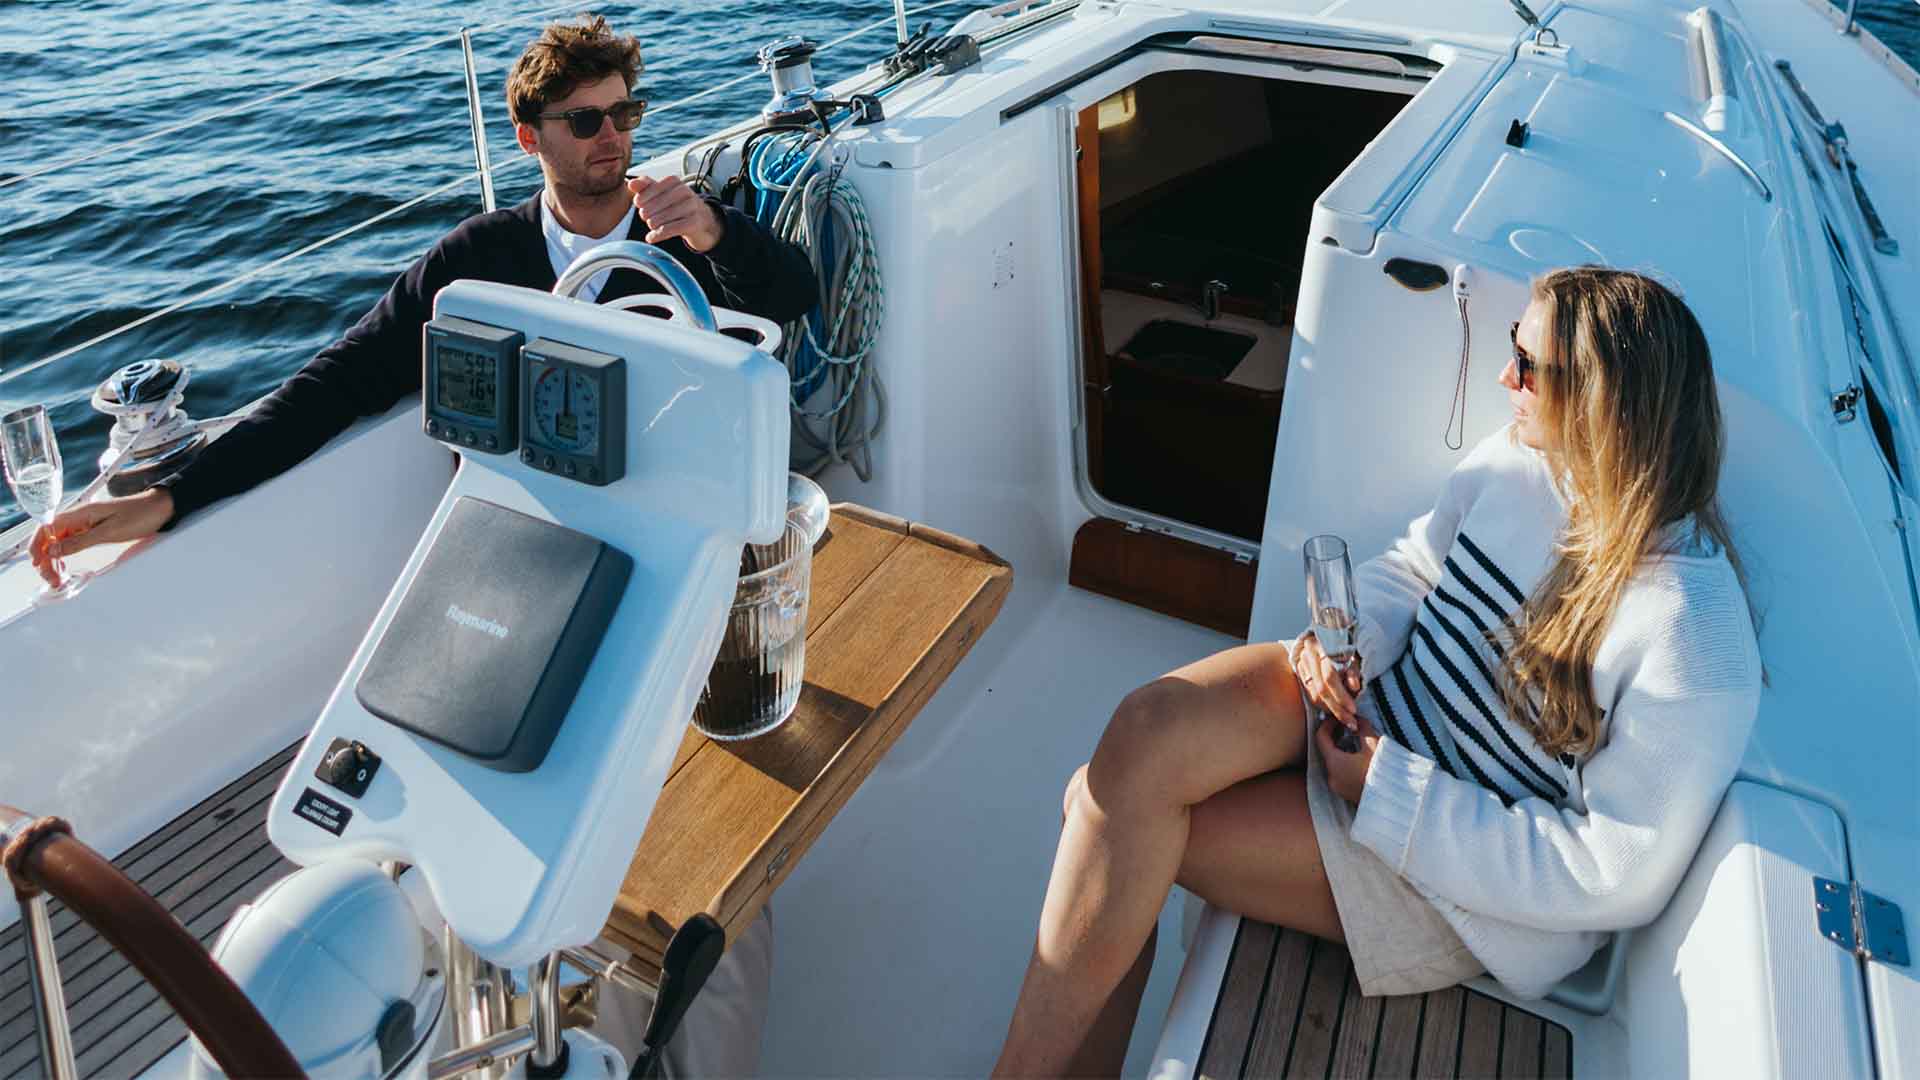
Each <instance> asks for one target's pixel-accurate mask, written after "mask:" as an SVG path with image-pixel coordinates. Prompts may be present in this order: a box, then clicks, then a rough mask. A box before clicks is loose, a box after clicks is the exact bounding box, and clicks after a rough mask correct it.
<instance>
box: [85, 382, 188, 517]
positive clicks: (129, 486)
mask: <svg viewBox="0 0 1920 1080" xmlns="http://www.w3.org/2000/svg"><path fill="white" fill-rule="evenodd" d="M190 374H191V373H190V372H189V371H188V369H187V368H186V366H185V365H183V364H181V363H179V362H178V361H175V360H162V359H150V360H139V361H135V362H134V363H131V364H128V365H127V366H125V367H123V368H121V369H120V370H118V371H116V372H114V373H113V374H111V375H109V376H107V377H106V379H105V380H104V381H102V382H101V383H100V385H99V386H98V387H96V388H94V391H93V407H94V409H95V410H97V411H99V412H102V413H105V414H106V415H108V416H111V417H113V418H114V424H113V430H112V431H110V432H108V433H107V448H106V450H105V451H104V452H102V453H101V455H100V471H101V472H102V473H104V474H106V477H107V493H108V494H109V495H132V494H134V493H135V492H139V491H144V490H146V489H147V488H149V487H152V486H153V485H154V484H156V483H158V482H160V481H161V480H164V479H166V478H167V477H169V476H172V475H173V474H174V473H176V472H179V471H180V470H181V469H183V468H185V467H186V465H187V463H188V462H190V461H192V460H193V459H194V457H195V456H196V455H198V454H199V453H200V449H201V448H202V447H204V446H205V445H206V444H207V433H206V431H204V430H203V429H202V428H201V426H200V424H198V423H197V422H195V421H194V419H193V418H192V417H190V416H188V415H187V414H186V413H185V412H184V411H182V410H181V409H180V407H179V406H180V401H181V398H182V396H183V395H184V394H185V393H186V389H187V380H188V377H189V375H190Z"/></svg>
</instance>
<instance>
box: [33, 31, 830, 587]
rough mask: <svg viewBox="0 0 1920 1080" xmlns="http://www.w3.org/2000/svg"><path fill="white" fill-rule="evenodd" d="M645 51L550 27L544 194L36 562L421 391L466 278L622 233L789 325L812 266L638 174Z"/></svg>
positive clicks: (808, 303)
mask: <svg viewBox="0 0 1920 1080" xmlns="http://www.w3.org/2000/svg"><path fill="white" fill-rule="evenodd" d="M639 70H640V43H639V41H638V40H637V39H635V38H633V37H621V36H618V35H615V34H613V33H612V32H611V31H610V30H608V28H607V23H606V20H605V19H604V18H601V17H599V16H593V17H591V18H583V19H582V20H581V21H579V22H577V23H556V24H553V25H550V26H548V27H547V28H546V29H545V30H544V31H542V32H541V34H540V36H539V37H538V38H536V39H535V40H534V41H533V43H532V44H530V45H528V46H527V49H526V51H525V52H523V53H522V54H521V55H520V59H519V60H517V61H516V62H515V63H514V66H513V71H512V72H511V74H510V75H509V76H508V78H507V106H508V109H509V110H510V111H511V113H512V116H513V121H514V137H515V139H516V141H518V142H519V144H520V148H521V149H522V150H524V151H525V152H527V153H528V154H531V155H533V156H534V157H536V158H538V159H539V161H540V171H541V173H542V175H543V176H544V177H545V179H546V186H545V188H544V189H543V190H542V191H541V192H539V193H538V194H536V195H534V196H533V197H532V198H530V199H528V200H527V201H525V202H523V203H521V204H520V205H518V206H516V207H514V208H512V209H510V210H498V211H495V212H493V213H490V214H478V215H475V216H474V217H470V218H468V219H467V220H466V221H463V222H461V223H460V225H459V226H458V227H457V228H455V229H454V230H453V231H452V232H451V233H448V234H447V235H446V236H445V237H444V238H442V239H441V241H440V242H439V243H438V244H436V245H434V247H433V249H432V250H430V251H428V252H427V253H426V254H425V255H423V256H421V258H420V260H419V261H418V262H416V263H414V264H413V266H412V267H410V268H408V270H407V272H406V273H404V274H402V275H401V276H400V278H399V279H398V280H396V281H395V282H394V283H393V287H392V288H390V289H388V290H387V294H386V296H385V297H383V298H382V299H381V300H380V302H379V303H378V304H376V305H374V307H373V310H371V311H369V312H367V314H366V315H365V316H364V317H362V318H361V320H360V321H359V322H358V323H356V324H355V325H354V327H353V328H352V329H351V330H348V331H347V333H346V336H344V337H342V338H341V339H340V340H339V341H336V342H334V343H333V344H332V345H329V346H327V347H326V348H325V349H323V350H321V351H320V354H319V355H318V356H316V357H315V358H314V359H313V360H312V361H311V362H310V363H308V364H307V365H306V367H304V368H302V369H301V370H300V371H299V372H297V373H296V374H295V375H294V376H293V377H292V378H290V379H288V380H287V381H286V383H284V384H283V385H282V386H281V387H280V388H279V389H278V390H276V391H274V393H273V394H272V395H271V396H270V397H268V398H267V400H266V401H264V402H263V403H261V405H260V407H259V408H258V409H256V410H254V411H253V413H252V414H250V415H249V416H248V417H247V419H246V420H244V421H242V422H241V423H240V424H239V425H238V426H236V427H235V428H234V429H233V430H232V431H230V432H228V433H227V434H226V435H225V436H223V437H222V438H220V439H218V440H216V441H215V442H213V443H212V444H210V445H209V446H208V447H207V449H206V450H205V451H204V452H202V454H201V455H200V457H199V459H198V460H196V461H195V462H194V463H193V464H192V465H190V466H189V467H188V468H187V469H186V470H184V471H183V472H181V473H180V474H179V475H177V476H174V477H172V478H170V479H169V480H167V481H165V482H163V483H162V484H161V485H160V486H158V487H155V488H153V489H151V490H148V491H145V492H141V493H140V494H137V495H132V496H129V497H126V498H121V499H108V500H103V501H98V502H92V503H88V504H86V505H84V506H79V507H75V508H73V509H71V510H68V511H67V512H65V513H63V514H61V515H59V516H58V517H56V518H55V519H54V520H53V522H52V523H51V524H50V525H48V526H46V527H44V528H42V529H41V530H39V532H38V533H37V534H36V535H35V537H34V541H33V559H34V562H35V565H36V566H38V567H39V569H40V572H41V574H42V575H43V576H46V577H47V578H48V580H49V581H52V580H53V571H52V568H51V565H50V556H52V555H70V554H72V553H74V552H76V551H80V550H83V549H85V548H88V547H92V546H93V545H95V544H101V543H115V542H120V541H126V540H134V539H138V538H140V537H144V536H148V535H151V534H153V533H155V532H158V531H160V530H162V529H167V528H171V527H172V526H173V525H174V524H175V523H177V522H178V521H179V520H180V519H181V518H183V517H185V516H186V515H188V514H190V513H192V512H193V511H195V510H197V509H199V508H201V507H203V506H205V505H207V504H208V503H211V502H213V501H215V500H217V499H221V498H225V497H227V496H229V495H235V494H238V493H240V492H242V491H245V490H247V489H249V488H251V487H253V486H254V485H255V484H258V483H260V482H262V481H264V480H268V479H271V478H272V477H275V476H278V475H279V474H280V473H282V472H284V471H286V470H287V469H289V468H291V467H293V466H294V465H296V464H298V463H299V462H301V461H302V460H304V459H305V458H306V457H308V456H309V455H310V454H312V453H313V452H314V451H316V450H318V449H320V447H321V446H323V445H324V444H325V443H326V442H327V441H328V440H329V439H331V438H333V437H334V436H335V435H338V434H339V433H340V432H341V431H343V430H345V429H346V427H347V426H348V425H349V424H351V423H353V421H354V420H355V419H357V418H359V417H362V416H371V415H377V414H379V413H383V412H385V411H387V410H388V409H390V408H392V407H393V406H394V405H395V404H397V403H398V402H399V401H400V400H402V399H403V398H405V397H407V396H408V395H410V394H414V393H417V392H419V390H420V367H421V362H420V340H421V327H422V326H423V325H424V324H425V323H426V322H427V320H429V319H430V318H432V315H433V298H434V296H435V295H436V294H437V293H438V292H439V291H440V289H441V287H443V286H445V285H446V284H447V283H449V282H451V281H454V280H456V279H459V278H477V279H480V280H483V281H498V282H504V283H506V284H510V285H523V286H526V287H528V288H534V289H542V290H546V289H551V288H552V287H553V284H554V282H555V281H556V280H557V279H558V278H559V275H560V272H561V271H562V270H563V269H565V268H566V266H567V265H568V264H569V263H571V262H572V261H573V260H574V258H576V257H577V256H579V255H581V254H583V253H584V252H586V251H589V250H591V249H593V248H594V247H596V246H598V245H600V244H602V243H605V242H607V241H610V240H616V239H633V240H644V241H645V242H647V243H649V244H656V245H659V246H660V247H661V248H662V249H664V250H665V251H666V252H667V253H668V254H670V255H672V256H673V257H674V258H676V259H678V260H679V261H680V263H681V264H682V265H683V266H685V267H686V268H687V270H688V271H689V272H691V273H692V274H693V276H694V277H695V278H696V279H698V280H699V282H700V285H701V287H702V288H703V289H705V290H706V293H707V295H708V297H709V298H710V299H712V300H713V301H714V302H715V303H717V304H719V305H720V306H723V307H730V308H734V309H737V310H742V311H748V312H752V313H754V314H757V315H762V316H765V317H766V318H769V319H772V320H773V321H775V322H787V321H789V320H792V319H795V318H798V317H799V316H800V315H802V314H804V313H805V312H806V311H807V310H808V309H809V308H811V307H812V306H813V305H814V303H815V302H816V298H817V297H816V285H815V280H814V274H813V267H812V263H811V261H810V260H809V259H808V257H807V254H806V252H805V251H803V250H801V249H800V248H799V247H797V246H795V245H793V244H791V243H788V242H786V241H783V240H780V239H778V238H776V237H774V236H773V235H772V234H771V233H769V232H768V231H767V230H766V229H765V228H764V227H763V226H761V225H760V224H759V223H758V222H756V221H755V220H754V219H753V218H751V217H749V216H747V215H745V214H742V213H740V212H739V211H737V210H734V209H732V208H731V207H726V206H723V205H721V203H720V202H719V201H718V200H715V199H710V198H708V199H703V198H701V197H699V196H697V195H696V194H694V192H693V191H692V190H691V189H689V188H688V187H687V186H686V185H685V184H683V183H681V182H680V178H679V177H677V176H669V177H665V178H663V179H659V180H652V179H648V178H645V177H642V178H638V179H633V180H629V179H627V176H626V172H627V168H628V165H629V164H630V163H631V161H632V157H633V129H634V127H635V126H636V125H637V124H638V123H639V122H640V117H641V114H642V113H643V112H644V110H645V108H646V103H645V102H644V101H642V100H638V99H636V98H634V97H633V96H632V87H633V85H634V81H635V79H636V77H637V76H638V74H639ZM658 291H660V287H659V285H658V284H656V283H655V282H654V280H653V279H652V278H650V277H648V276H646V275H644V274H641V273H639V272H637V271H633V270H612V271H606V272H603V273H600V274H597V275H595V276H594V278H593V279H592V280H591V281H589V282H588V283H587V285H586V287H585V288H584V289H583V290H582V291H581V292H580V293H579V294H578V295H579V297H580V298H581V299H584V300H588V301H593V302H605V301H608V300H612V299H616V298H618V297H622V296H629V295H632V294H634V293H643V292H658Z"/></svg>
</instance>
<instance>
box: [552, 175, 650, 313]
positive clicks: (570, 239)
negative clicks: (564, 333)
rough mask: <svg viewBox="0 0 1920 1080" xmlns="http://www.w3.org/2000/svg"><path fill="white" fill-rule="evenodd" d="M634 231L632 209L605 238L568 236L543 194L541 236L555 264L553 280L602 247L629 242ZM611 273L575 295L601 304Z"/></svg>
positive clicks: (592, 280)
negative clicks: (616, 242) (623, 241)
mask: <svg viewBox="0 0 1920 1080" xmlns="http://www.w3.org/2000/svg"><path fill="white" fill-rule="evenodd" d="M632 230H633V207H631V206H629V207H627V212H626V214H624V215H623V216H622V217H621V218H620V221H619V223H618V224H616V225H615V226H614V227H613V228H612V229H611V230H609V231H608V232H607V234H606V235H605V236H581V235H580V234H579V233H575V232H568V231H567V229H566V227H565V226H563V225H561V224H560V219H559V218H556V217H554V216H553V207H552V205H550V204H549V203H548V202H547V196H546V193H545V192H542V193H541V194H540V234H541V235H542V236H544V237H546V240H547V258H548V260H550V261H551V262H552V263H553V276H554V277H556V278H557V277H559V276H560V275H561V274H563V273H565V272H566V270H567V267H569V266H572V265H573V261H574V260H575V259H578V258H579V257H580V256H582V255H585V254H586V253H587V252H589V251H592V250H593V249H594V248H597V247H599V246H600V245H601V244H605V243H607V242H609V241H612V240H624V239H626V238H627V234H628V233H629V232H631V231H632ZM612 273H613V271H612V270H602V271H600V272H599V273H597V274H595V275H593V277H591V278H589V279H588V280H587V284H586V286H585V287H584V288H582V289H581V290H580V291H579V292H578V293H577V294H576V295H577V296H578V297H579V298H580V299H582V300H585V301H586V302H587V303H589V304H591V303H594V302H596V301H598V300H599V299H600V290H601V289H603V288H605V287H606V284H607V277H608V275H610V274H612Z"/></svg>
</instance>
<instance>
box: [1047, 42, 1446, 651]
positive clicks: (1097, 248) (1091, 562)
mask: <svg viewBox="0 0 1920 1080" xmlns="http://www.w3.org/2000/svg"><path fill="white" fill-rule="evenodd" d="M1410 88H1411V87H1410ZM1410 100H1411V97H1409V96H1407V95H1405V94H1399V93H1391V92H1387V91H1382V90H1371V89H1361V88H1357V87H1352V86H1341V85H1329V84H1324V83H1317V82H1295V81H1288V80H1281V79H1272V78H1260V77H1257V76H1252V75H1245V74H1236V73H1229V72H1221V71H1203V70H1175V71H1163V72H1158V73H1155V74H1152V75H1149V76H1147V77H1145V78H1143V79H1141V80H1139V81H1138V82H1136V83H1134V84H1132V85H1130V86H1127V87H1125V88H1123V89H1121V90H1119V91H1118V92H1116V93H1114V94H1112V95H1109V96H1108V97H1106V98H1105V99H1103V100H1101V101H1100V102H1098V103H1097V104H1096V105H1094V106H1091V107H1089V108H1086V109H1084V110H1082V111H1081V113H1080V114H1079V117H1078V124H1077V147H1078V150H1077V163H1076V172H1077V181H1078V214H1079V222H1078V224H1079V234H1080V259H1081V283H1080V295H1081V297H1082V310H1081V341H1082V347H1083V355H1082V357H1081V368H1082V374H1083V386H1084V391H1083V392H1084V421H1085V422H1084V424H1083V426H1082V431H1083V433H1084V435H1083V437H1084V439H1085V444H1084V447H1083V448H1082V450H1083V452H1084V455H1085V456H1084V469H1085V477H1086V480H1087V482H1088V483H1089V485H1090V486H1091V488H1092V489H1093V492H1094V493H1095V494H1096V495H1097V496H1098V497H1099V499H1100V500H1104V502H1106V503H1108V504H1111V505H1112V506H1114V507H1116V508H1120V509H1121V510H1123V511H1125V512H1128V514H1127V516H1128V517H1129V518H1135V517H1136V516H1144V517H1145V518H1147V519H1148V520H1150V521H1157V522H1161V523H1175V524H1177V525H1179V526H1186V527H1187V528H1186V529H1184V530H1180V531H1182V532H1185V533H1187V534H1189V535H1202V536H1207V535H1210V536H1212V537H1214V538H1216V539H1219V540H1224V541H1225V543H1223V544H1217V545H1215V546H1213V547H1209V546H1208V545H1206V544H1200V543H1194V542H1192V541H1191V540H1178V539H1175V538H1174V537H1172V536H1169V535H1165V534H1164V533H1155V532H1153V531H1149V530H1146V529H1141V528H1138V527H1132V528H1130V527H1128V526H1126V525H1122V524H1120V523H1118V522H1115V521H1102V520H1098V519H1096V520H1095V521H1093V522H1090V523H1089V524H1088V526H1087V527H1086V528H1083V529H1082V530H1081V533H1080V536H1079V537H1078V538H1077V539H1076V542H1075V547H1074V557H1073V570H1072V574H1073V578H1074V583H1075V584H1076V585H1081V586H1082V587H1087V588H1092V589H1094V590H1095V591H1098V592H1103V593H1106V594H1108V595H1111V596H1116V597H1119V598H1121V599H1127V600H1131V601H1132V602H1135V603H1140V604H1142V605H1143V606H1147V607H1150V608H1153V609H1155V610H1159V611H1162V612H1163V613H1166V614H1171V615H1176V616H1179V617H1182V618H1185V619H1188V620H1189V621H1192V622H1197V623H1200V624H1201V625H1205V626H1211V627H1213V628H1215V629H1219V630H1222V631H1225V632H1228V633H1237V634H1242V635H1244V634H1245V633H1246V622H1247V615H1246V612H1247V610H1248V609H1249V607H1250V605H1251V602H1252V594H1253V581H1254V567H1253V566H1252V562H1251V559H1250V558H1249V557H1248V554H1247V553H1248V550H1249V549H1250V548H1251V549H1252V550H1257V547H1258V545H1259V543H1260V538H1261V531H1262V526H1263V523H1264V522H1265V521H1266V512H1267V496H1268V490H1269V485H1270V483H1271V481H1272V472H1273V462H1274V443H1275V435H1276V433H1277V431H1278V429H1279V424H1280V410H1281V408H1282V405H1283V403H1284V401H1285V397H1286V376H1287V358H1288V354H1289V350H1290V346H1291V343H1292V337H1293V316H1294V306H1295V302H1296V297H1297V295H1298V293H1299V289H1300V280H1301V268H1302V266H1303V263H1304V260H1305V251H1306V245H1307V243H1308V242H1309V241H1308V236H1307V233H1308V228H1309V224H1310V220H1311V217H1312V213H1313V204H1314V200H1315V199H1316V198H1317V197H1318V196H1319V195H1320V193H1321V192H1322V191H1324V190H1325V189H1326V188H1327V187H1328V185H1330V184H1331V183H1332V182H1333V181H1334V179H1335V178H1336V177H1338V176H1339V175H1340V173H1341V172H1342V171H1343V170H1345V169H1346V167H1347V165H1348V164H1349V163H1350V162H1352V161H1353V159H1354V158H1356V157H1357V156H1359V154H1360V152H1361V151H1362V150H1364V149H1365V148H1366V146H1367V144H1368V143H1369V142H1371V141H1372V140H1373V138H1374V137H1375V136H1376V135H1378V134H1379V132H1380V131H1381V130H1382V129H1383V128H1385V127H1386V126H1387V124H1388V123H1389V122H1391V121H1392V120H1393V118H1394V117H1395V116H1396V115H1398V113H1399V112H1400V110H1401V108H1402V107H1404V106H1405V105H1406V103H1407V102H1408V101H1410ZM1135 525H1136V526H1137V525H1138V521H1137V520H1136V521H1135ZM1233 541H1239V542H1240V543H1239V544H1237V545H1236V544H1234V543H1233ZM1222 549H1225V550H1222ZM1234 549H1237V550H1234ZM1236 555H1237V557H1236Z"/></svg>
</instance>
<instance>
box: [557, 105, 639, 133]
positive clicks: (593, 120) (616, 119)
mask: <svg viewBox="0 0 1920 1080" xmlns="http://www.w3.org/2000/svg"><path fill="white" fill-rule="evenodd" d="M646 111H647V99H645V98H634V99H632V100H630V101H616V102H614V103H613V104H612V105H609V106H607V107H606V108H604V109H603V108H601V107H600V106H598V105H589V106H587V107H586V108H584V109H568V110H567V111H566V112H551V113H541V114H540V119H542V120H565V121H566V122H567V130H568V131H570V132H572V133H573V137H574V138H576V139H591V138H593V137H594V136H595V135H598V134H600V124H601V123H602V122H603V121H606V120H611V121H613V130H615V131H632V130H633V129H634V128H636V127H638V126H639V124H640V117H641V116H642V115H644V114H645V113H646Z"/></svg>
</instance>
